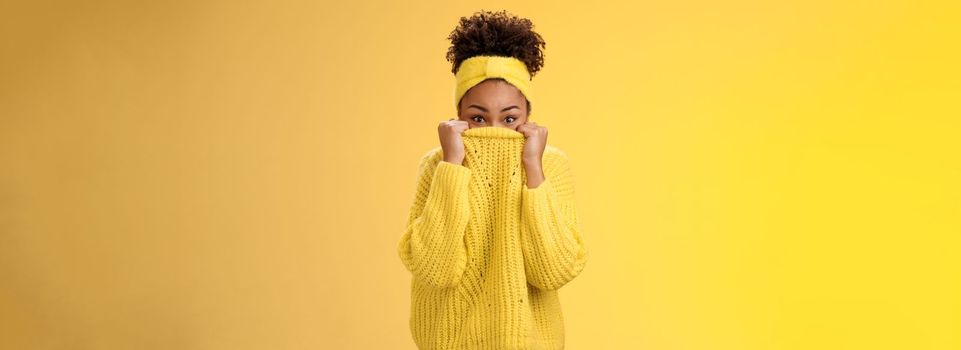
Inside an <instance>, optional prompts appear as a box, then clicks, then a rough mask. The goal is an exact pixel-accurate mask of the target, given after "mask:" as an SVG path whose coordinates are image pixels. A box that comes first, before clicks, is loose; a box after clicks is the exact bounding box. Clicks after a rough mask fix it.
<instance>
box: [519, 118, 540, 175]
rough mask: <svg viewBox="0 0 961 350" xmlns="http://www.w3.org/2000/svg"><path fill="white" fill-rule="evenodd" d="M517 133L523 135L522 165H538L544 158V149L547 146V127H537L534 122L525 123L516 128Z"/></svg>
mask: <svg viewBox="0 0 961 350" xmlns="http://www.w3.org/2000/svg"><path fill="white" fill-rule="evenodd" d="M517 131H518V132H521V133H523V134H524V137H525V138H526V139H527V141H526V142H525V143H524V156H523V161H524V164H525V165H527V164H530V165H534V164H537V165H540V164H541V159H542V158H543V157H544V147H546V145H547V127H545V126H538V125H537V123H535V122H527V123H524V124H521V125H520V126H518V127H517Z"/></svg>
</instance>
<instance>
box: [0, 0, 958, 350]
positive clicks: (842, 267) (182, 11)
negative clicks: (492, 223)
mask: <svg viewBox="0 0 961 350" xmlns="http://www.w3.org/2000/svg"><path fill="white" fill-rule="evenodd" d="M482 8H483V9H491V10H498V9H507V10H508V11H511V12H513V13H515V14H518V15H521V16H523V17H527V18H530V19H532V20H533V22H534V24H535V30H537V31H538V32H539V33H541V35H543V37H544V38H545V40H546V41H547V48H546V62H545V63H546V65H545V67H544V69H543V71H541V72H540V73H538V74H537V75H536V76H535V78H534V85H533V88H534V89H536V91H537V94H538V97H539V100H538V101H537V102H536V105H535V107H534V109H535V114H536V115H535V117H536V118H537V119H536V121H538V122H539V124H541V125H544V126H547V127H548V128H549V130H550V137H549V143H551V144H553V145H555V146H557V147H559V148H561V149H563V150H565V151H566V152H568V154H569V155H570V156H571V158H572V162H573V163H572V164H573V167H574V169H573V171H574V176H575V181H576V182H575V186H576V195H577V200H578V205H579V210H580V213H581V216H582V221H583V222H582V225H583V229H584V235H585V239H586V240H587V242H588V244H589V246H590V248H591V249H592V256H591V260H590V261H589V262H588V264H587V266H586V268H585V270H584V271H583V273H582V274H581V275H580V276H579V277H578V278H577V279H575V280H574V281H572V282H571V283H570V284H569V285H567V286H566V287H565V288H564V289H562V290H561V298H562V304H563V306H564V315H565V318H566V327H567V339H568V343H567V344H568V348H569V349H671V350H680V349H691V350H707V349H912V350H916V349H961V268H959V267H961V257H959V255H961V254H959V253H961V244H959V243H961V242H959V241H961V240H959V235H961V219H959V218H961V186H959V184H958V179H959V178H961V161H959V159H961V157H959V150H961V141H959V134H961V122H959V117H961V107H959V105H961V66H959V62H961V51H959V45H958V43H959V42H961V35H959V34H961V6H959V3H958V2H957V1H940V2H936V1H907V0H905V1H899V2H891V1H796V2H777V1H775V2H772V1H723V2H707V1H645V2H637V1H629V2H628V1H625V2H623V3H591V2H586V1H580V2H569V3H559V2H555V1H550V2H548V1H529V2H523V3H521V2H516V3H509V2H484V3H480V2H466V3H465V2H451V1H435V2H432V3H428V2H417V3H411V2H396V1H382V2H365V1H347V2H327V3H324V2H311V1H302V2H295V1H243V2H236V1H197V0H192V1H141V2H133V1H130V2H119V1H115V2H111V1H94V0H91V1H19V2H13V1H4V2H3V3H2V4H0V348H3V349H125V350H126V349H230V350H236V349H413V348H414V346H413V344H412V341H411V340H410V335H409V331H408V328H407V326H408V324H407V316H408V308H409V295H410V294H409V283H410V280H409V278H410V277H409V274H408V272H407V271H406V270H404V268H403V266H402V264H401V262H400V260H399V258H398V256H397V255H396V250H395V248H396V244H397V242H398V239H399V238H400V235H401V233H402V232H403V230H404V225H405V220H406V219H407V209H408V206H409V205H410V201H411V200H412V199H413V194H414V184H415V182H414V181H415V175H416V165H417V160H418V158H419V157H420V156H421V155H422V154H423V153H424V152H426V151H427V150H428V149H430V148H432V147H434V146H435V145H437V135H436V125H437V123H438V122H440V121H442V120H446V119H447V118H448V117H450V116H451V115H453V106H452V103H453V102H452V101H451V99H452V93H453V74H452V73H451V72H450V68H451V67H450V63H449V62H447V61H446V60H445V53H446V50H447V47H448V44H449V42H448V41H447V35H448V34H449V33H450V31H451V30H452V29H453V28H454V26H456V24H457V20H458V18H459V17H460V16H469V15H470V14H471V13H473V12H474V11H476V10H478V9H482Z"/></svg>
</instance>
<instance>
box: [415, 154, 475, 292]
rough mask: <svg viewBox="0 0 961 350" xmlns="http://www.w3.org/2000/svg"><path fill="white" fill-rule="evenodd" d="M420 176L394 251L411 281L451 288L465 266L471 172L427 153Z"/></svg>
mask: <svg viewBox="0 0 961 350" xmlns="http://www.w3.org/2000/svg"><path fill="white" fill-rule="evenodd" d="M418 172H419V174H418V182H417V193H416V195H415V198H414V203H413V204H412V205H411V206H410V216H409V218H408V220H407V228H406V230H405V231H404V234H403V235H402V236H401V239H400V243H399V244H398V247H397V251H398V253H399V255H400V259H401V261H402V262H403V264H404V266H405V267H406V268H407V270H408V271H410V272H411V273H412V274H413V275H414V277H415V278H418V279H420V280H422V281H424V282H426V283H427V284H428V285H430V286H433V287H436V288H448V287H453V286H456V285H457V284H458V283H459V282H460V280H461V277H462V276H463V274H464V271H465V269H466V267H467V248H466V243H465V241H464V236H465V232H466V231H467V222H468V220H469V219H470V203H469V202H468V195H467V194H468V191H469V187H468V184H469V182H470V181H469V180H470V174H471V170H470V169H469V168H467V167H465V166H463V165H459V164H454V163H450V162H447V161H443V160H440V161H438V160H436V159H434V157H431V155H430V154H428V155H427V156H425V157H423V158H422V159H421V163H420V165H419V166H418Z"/></svg>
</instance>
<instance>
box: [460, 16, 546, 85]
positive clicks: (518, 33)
mask: <svg viewBox="0 0 961 350" xmlns="http://www.w3.org/2000/svg"><path fill="white" fill-rule="evenodd" d="M533 28H534V24H533V23H531V20H529V19H527V18H520V17H517V16H516V15H513V14H509V13H508V12H507V11H506V10H501V11H497V12H491V11H487V10H480V11H477V12H475V13H474V14H473V15H472V16H471V17H461V18H460V23H459V25H458V26H457V28H455V29H454V31H452V32H451V33H450V36H448V37H447V38H448V39H450V42H451V46H450V48H448V49H447V60H448V61H450V62H451V63H453V67H452V68H451V72H452V73H454V74H457V69H458V68H460V64H461V62H463V61H464V60H466V59H468V58H471V57H473V56H478V55H491V56H509V57H514V58H516V59H519V60H521V61H523V62H524V64H525V65H527V70H528V72H530V74H531V78H533V77H534V74H536V73H537V71H539V70H540V69H541V67H543V66H544V51H543V49H544V48H546V47H547V43H545V42H544V39H542V38H541V36H540V34H537V33H536V32H534V31H533Z"/></svg>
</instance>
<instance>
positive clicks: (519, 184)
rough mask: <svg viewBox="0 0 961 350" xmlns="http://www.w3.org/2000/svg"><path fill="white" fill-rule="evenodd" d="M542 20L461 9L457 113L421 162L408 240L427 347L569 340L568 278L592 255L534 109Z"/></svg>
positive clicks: (420, 342) (415, 319)
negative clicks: (464, 14)
mask: <svg viewBox="0 0 961 350" xmlns="http://www.w3.org/2000/svg"><path fill="white" fill-rule="evenodd" d="M532 28H533V25H532V24H531V21H530V20H528V19H524V18H518V17H517V16H513V15H509V14H508V13H507V12H506V11H500V12H489V11H480V12H477V13H475V14H474V15H473V16H472V17H470V18H461V20H460V24H459V26H458V27H457V28H456V29H455V30H454V31H453V32H452V33H451V35H450V37H449V39H451V44H452V45H451V47H450V49H449V51H448V53H447V58H448V60H450V61H451V62H452V63H453V70H452V71H453V72H454V74H455V78H456V87H455V89H454V105H455V107H456V109H457V115H458V117H457V118H450V120H446V121H443V122H441V123H440V124H439V125H438V127H437V131H438V136H439V139H440V146H439V147H435V148H434V149H432V150H430V151H428V152H427V153H426V154H424V155H423V156H422V157H421V159H420V164H419V166H418V172H419V174H418V180H417V192H416V194H415V196H414V201H413V204H412V205H411V207H410V216H409V218H408V221H407V229H406V231H405V232H404V234H403V236H402V238H401V240H400V243H399V245H398V253H399V255H400V258H401V261H402V262H403V264H404V266H405V267H406V268H407V270H408V271H410V272H411V274H412V279H411V307H410V312H411V313H410V319H409V321H410V322H409V326H410V330H411V334H412V336H413V340H414V342H415V343H416V344H417V346H418V347H419V348H421V349H563V348H564V320H563V315H562V313H561V307H560V300H559V297H558V289H559V288H561V287H562V286H564V285H565V284H567V283H568V282H570V281H571V280H573V279H574V277H576V276H577V275H579V274H580V272H581V270H582V269H583V268H584V265H585V263H586V261H587V256H588V250H587V247H586V246H585V244H584V241H583V239H582V237H581V230H580V225H579V223H578V216H577V212H576V209H575V205H574V189H573V176H572V173H571V169H570V161H569V159H568V157H567V155H566V154H565V153H564V152H562V151H561V150H560V149H558V148H557V147H554V146H551V145H548V144H547V128H546V127H544V126H539V125H537V123H535V122H533V121H530V117H531V114H530V111H531V101H532V100H533V98H532V93H531V92H532V89H531V86H530V80H531V77H532V76H533V75H534V74H535V73H536V72H537V71H538V70H539V69H540V68H541V66H543V57H544V56H543V52H542V50H541V49H542V48H543V47H544V46H546V45H545V43H544V41H543V40H542V39H541V37H540V35H538V34H537V33H535V32H534V31H533V30H532Z"/></svg>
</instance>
